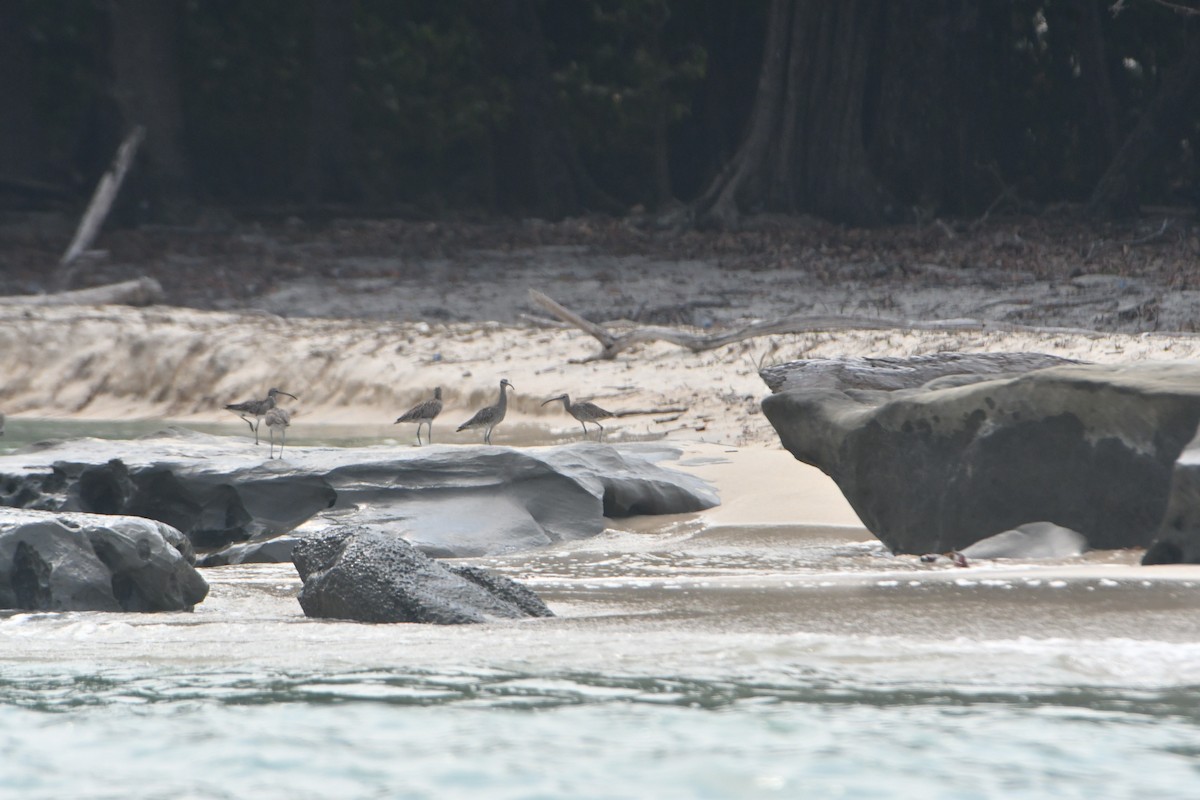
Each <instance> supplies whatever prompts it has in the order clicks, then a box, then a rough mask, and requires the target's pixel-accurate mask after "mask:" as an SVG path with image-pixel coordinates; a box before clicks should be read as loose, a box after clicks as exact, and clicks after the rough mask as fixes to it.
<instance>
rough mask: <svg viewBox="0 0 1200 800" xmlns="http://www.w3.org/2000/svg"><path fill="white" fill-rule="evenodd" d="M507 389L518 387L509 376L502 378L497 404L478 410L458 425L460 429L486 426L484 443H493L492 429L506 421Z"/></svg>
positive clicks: (514, 389)
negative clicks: (511, 381) (509, 379)
mask: <svg viewBox="0 0 1200 800" xmlns="http://www.w3.org/2000/svg"><path fill="white" fill-rule="evenodd" d="M505 389H512V390H513V391H514V392H515V391H516V390H517V387H515V386H513V385H512V384H511V383H509V382H508V378H501V379H500V399H499V400H498V401H497V402H496V404H495V405H493V406H488V407H486V408H481V409H479V410H478V411H476V412H475V416H473V417H471V418H470V419H469V420H467V421H466V422H464V423H463V424H462V425H459V426H458V430H459V431H465V430H469V429H471V428H484V429H485V430H484V432H483V441H484V444H491V443H492V429H493V428H495V427H496V426H497V425H499V424H500V423H501V422H503V421H504V414H505V412H507V411H508V394H507V393H506V392H505Z"/></svg>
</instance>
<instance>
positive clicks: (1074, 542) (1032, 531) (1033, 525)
mask: <svg viewBox="0 0 1200 800" xmlns="http://www.w3.org/2000/svg"><path fill="white" fill-rule="evenodd" d="M1087 549H1088V546H1087V537H1086V536H1084V535H1083V534H1082V533H1080V532H1079V531H1073V530H1071V529H1070V528H1064V527H1062V526H1061V525H1055V524H1054V523H1053V522H1027V523H1025V524H1024V525H1021V526H1020V527H1017V528H1013V529H1012V530H1011V531H1001V532H1000V533H997V534H995V535H994V536H989V537H987V538H986V539H980V540H979V541H978V542H976V543H975V544H973V545H971V546H970V547H966V548H963V550H962V551H961V552H962V554H963V555H964V556H966V557H967V558H968V559H976V558H1020V559H1039V558H1070V557H1071V556H1078V555H1083V554H1084V553H1085V552H1087Z"/></svg>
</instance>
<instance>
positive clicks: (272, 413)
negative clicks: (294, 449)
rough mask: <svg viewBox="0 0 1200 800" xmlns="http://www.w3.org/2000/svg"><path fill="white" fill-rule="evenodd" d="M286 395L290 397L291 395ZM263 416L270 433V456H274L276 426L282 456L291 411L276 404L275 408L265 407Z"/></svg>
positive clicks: (290, 419)
mask: <svg viewBox="0 0 1200 800" xmlns="http://www.w3.org/2000/svg"><path fill="white" fill-rule="evenodd" d="M280 394H287V392H281V393H280ZM288 396H289V397H290V396H291V395H288ZM264 416H265V417H266V420H267V430H268V431H270V433H271V458H274V457H275V429H276V428H279V429H280V436H281V438H280V440H279V457H280V458H283V446H284V445H285V444H287V429H288V425H291V424H292V412H290V411H288V410H287V409H286V408H280V407H279V406H276V407H275V408H269V409H267V413H266V414H265V415H264Z"/></svg>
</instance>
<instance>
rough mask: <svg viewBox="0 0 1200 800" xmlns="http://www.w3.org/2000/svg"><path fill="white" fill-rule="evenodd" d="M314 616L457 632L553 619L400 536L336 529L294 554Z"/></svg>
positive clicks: (488, 577) (518, 590)
mask: <svg viewBox="0 0 1200 800" xmlns="http://www.w3.org/2000/svg"><path fill="white" fill-rule="evenodd" d="M292 560H293V562H294V563H295V565H296V571H297V572H299V573H300V578H301V580H303V581H304V587H303V588H302V589H301V590H300V598H299V599H300V607H301V608H303V609H304V613H305V614H306V615H307V616H309V617H323V618H333V619H350V620H357V621H359V622H426V623H434V624H438V625H456V624H462V623H468V622H486V621H488V620H489V619H496V618H501V619H519V618H522V617H550V616H553V613H552V612H551V611H550V609H549V608H547V607H546V605H545V604H544V603H543V602H542V601H541V600H540V599H539V598H538V597H537V595H535V594H534V593H533V592H531V591H530V590H529V589H527V588H525V587H524V586H521V585H520V584H518V583H516V582H514V581H511V580H509V579H508V578H504V577H502V576H500V575H496V574H494V573H490V572H487V571H486V570H482V569H479V568H477V567H447V566H445V565H443V564H440V563H439V562H437V561H434V560H433V559H431V558H429V557H428V556H426V555H424V554H423V553H421V552H420V551H419V550H417V549H416V548H415V547H413V546H412V545H410V544H409V543H408V542H406V541H405V540H404V539H403V538H401V537H400V536H397V535H394V534H390V533H385V532H381V531H374V530H367V529H363V528H353V527H342V528H335V529H333V530H330V531H327V532H325V533H322V534H320V535H317V536H315V537H311V538H307V539H303V540H301V541H300V542H298V543H297V544H296V547H295V549H294V550H293V553H292Z"/></svg>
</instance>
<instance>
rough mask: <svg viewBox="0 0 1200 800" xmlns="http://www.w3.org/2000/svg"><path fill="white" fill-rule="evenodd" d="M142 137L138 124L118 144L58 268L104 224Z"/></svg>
mask: <svg viewBox="0 0 1200 800" xmlns="http://www.w3.org/2000/svg"><path fill="white" fill-rule="evenodd" d="M145 136H146V129H145V128H143V127H142V126H141V125H138V126H137V127H135V128H134V129H133V130H132V131H130V132H129V135H128V136H126V137H125V141H123V142H121V146H120V147H119V148H117V155H116V157H115V158H114V159H113V163H112V166H111V167H109V169H108V172H106V173H104V175H102V176H101V178H100V182H99V183H97V184H96V191H95V192H94V193H93V194H92V201H91V202H90V203H88V207H87V211H85V212H84V214H83V219H81V220H80V221H79V227H78V228H77V229H76V230H75V238H74V239H72V240H71V245H70V246H69V247H68V248H67V252H65V253H63V257H62V258H61V259H60V260H59V262H58V265H59V266H60V267H65V266H67V265H68V264H70V263H71V262H72V261H74V260H75V259H77V258H79V255H80V254H81V253H82V252H83V251H84V250H87V249H88V248H89V247H91V245H92V241H93V240H94V239H95V238H96V234H97V233H99V232H100V226H102V225H103V224H104V220H105V218H106V217H107V216H108V211H109V209H110V208H112V204H113V201H114V200H116V199H117V192H118V191H120V189H121V182H122V181H124V180H125V173H127V172H129V167H130V166H131V165H132V164H133V157H134V156H135V155H136V154H137V150H138V147H139V146H140V145H141V144H142V139H144V138H145Z"/></svg>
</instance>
